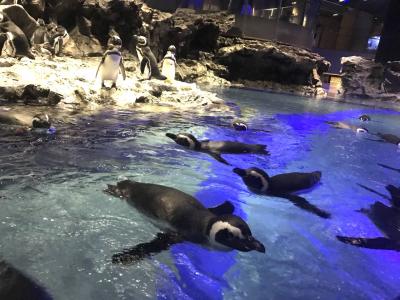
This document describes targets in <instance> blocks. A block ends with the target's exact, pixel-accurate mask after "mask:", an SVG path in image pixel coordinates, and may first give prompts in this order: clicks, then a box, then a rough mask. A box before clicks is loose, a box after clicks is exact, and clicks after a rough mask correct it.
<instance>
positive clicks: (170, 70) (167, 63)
mask: <svg viewBox="0 0 400 300" xmlns="http://www.w3.org/2000/svg"><path fill="white" fill-rule="evenodd" d="M175 54H176V48H175V46H174V45H171V46H169V47H168V51H167V54H165V56H164V58H163V60H162V61H161V74H162V75H163V76H165V77H166V78H167V80H169V81H174V80H175V71H176V58H175Z"/></svg>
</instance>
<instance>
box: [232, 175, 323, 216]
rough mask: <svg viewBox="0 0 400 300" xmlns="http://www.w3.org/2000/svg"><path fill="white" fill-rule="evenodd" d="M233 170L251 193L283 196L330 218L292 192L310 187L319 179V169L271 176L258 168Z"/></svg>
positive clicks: (303, 207)
mask: <svg viewBox="0 0 400 300" xmlns="http://www.w3.org/2000/svg"><path fill="white" fill-rule="evenodd" d="M233 172H234V173H236V174H238V175H239V176H240V177H241V178H242V180H243V182H244V183H245V185H246V186H247V188H248V189H249V190H250V191H252V192H253V193H256V194H264V195H269V196H274V197H280V198H285V199H287V200H289V201H291V202H292V203H293V204H294V205H296V206H298V207H300V208H301V209H304V210H307V211H309V212H311V213H313V214H316V215H317V216H319V217H321V218H325V219H327V218H330V213H328V212H326V211H323V210H321V209H320V208H318V207H316V206H314V205H313V204H311V203H309V202H308V201H307V200H306V199H304V198H303V197H300V196H297V195H294V194H293V193H294V192H299V191H301V190H306V189H310V188H312V187H313V186H314V185H315V184H317V183H318V182H319V181H320V179H321V172H319V171H316V172H311V173H299V172H294V173H286V174H279V175H275V176H272V177H270V176H268V174H267V173H266V172H264V171H263V170H261V169H259V168H249V169H240V168H235V169H233Z"/></svg>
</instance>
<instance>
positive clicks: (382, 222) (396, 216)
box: [336, 184, 400, 251]
mask: <svg viewBox="0 0 400 300" xmlns="http://www.w3.org/2000/svg"><path fill="white" fill-rule="evenodd" d="M359 185H360V186H361V187H363V188H365V189H366V190H368V191H371V192H373V193H375V194H378V195H380V196H382V197H383V198H385V199H387V200H389V202H390V203H391V206H387V205H385V204H383V203H382V202H380V201H376V202H375V203H374V204H372V205H371V206H370V208H369V209H361V210H360V212H362V213H364V214H366V215H367V216H368V218H369V219H370V220H371V221H372V222H373V223H374V224H375V225H376V227H378V229H379V230H380V231H381V232H382V233H383V234H384V236H385V237H377V238H363V237H348V236H341V235H338V236H336V238H337V239H338V240H339V241H341V242H343V243H345V244H350V245H353V246H356V247H361V248H368V249H381V250H393V251H400V230H399V228H400V188H397V187H395V186H393V185H387V186H386V190H387V191H388V192H389V193H390V195H391V197H388V196H386V195H383V194H381V193H379V192H377V191H375V190H373V189H371V188H369V187H366V186H363V185H361V184H359Z"/></svg>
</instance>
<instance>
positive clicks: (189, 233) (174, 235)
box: [105, 180, 265, 264]
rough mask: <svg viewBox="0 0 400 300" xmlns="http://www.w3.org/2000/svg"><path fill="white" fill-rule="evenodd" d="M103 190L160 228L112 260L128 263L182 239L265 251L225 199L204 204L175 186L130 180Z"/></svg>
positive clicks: (244, 250) (206, 244)
mask: <svg viewBox="0 0 400 300" xmlns="http://www.w3.org/2000/svg"><path fill="white" fill-rule="evenodd" d="M105 192H106V193H108V194H110V195H112V196H115V197H119V198H122V199H124V200H126V201H127V202H128V204H130V205H132V206H133V207H135V208H136V209H137V210H138V211H139V212H140V213H142V214H144V215H145V216H147V217H149V218H150V219H151V220H152V221H154V223H155V224H156V226H158V227H159V228H160V229H161V230H162V231H163V232H161V233H158V234H157V237H156V238H155V239H153V240H152V241H150V242H147V243H143V244H139V245H136V246H134V247H132V248H130V249H128V250H125V251H123V252H122V253H118V254H115V255H113V258H112V260H113V262H114V263H124V264H126V263H132V262H134V261H138V260H140V259H143V258H145V257H148V256H150V255H152V254H156V253H160V252H161V251H163V250H167V249H168V248H169V247H170V246H171V245H174V244H177V243H182V242H184V241H188V242H192V243H197V244H201V245H205V246H209V247H212V248H216V249H219V250H225V251H230V250H233V249H236V250H239V251H243V252H248V251H252V250H256V251H258V252H262V253H265V247H264V245H263V244H262V243H261V242H259V241H258V240H256V239H255V238H254V237H253V236H252V233H251V231H250V228H249V226H248V225H247V224H246V222H245V221H244V220H242V219H241V218H240V217H238V216H235V215H233V214H232V213H233V211H234V206H233V205H232V203H230V202H229V201H226V202H224V203H223V204H221V205H219V206H217V207H213V208H206V207H205V206H204V205H203V204H201V203H200V202H199V201H198V200H197V199H196V198H194V197H192V196H190V195H188V194H186V193H183V192H181V191H179V190H177V189H174V188H171V187H167V186H163V185H158V184H151V183H141V182H136V181H132V180H124V181H120V182H118V183H117V184H116V185H108V188H107V189H106V190H105Z"/></svg>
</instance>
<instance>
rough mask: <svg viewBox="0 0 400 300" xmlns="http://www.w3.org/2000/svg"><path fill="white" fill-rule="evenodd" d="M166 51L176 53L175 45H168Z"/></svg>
mask: <svg viewBox="0 0 400 300" xmlns="http://www.w3.org/2000/svg"><path fill="white" fill-rule="evenodd" d="M168 51H170V52H172V53H174V54H175V53H176V47H175V46H174V45H171V46H169V47H168Z"/></svg>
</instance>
